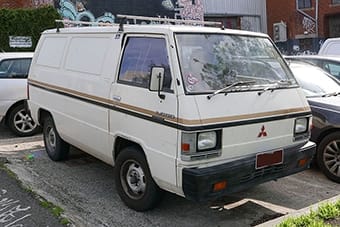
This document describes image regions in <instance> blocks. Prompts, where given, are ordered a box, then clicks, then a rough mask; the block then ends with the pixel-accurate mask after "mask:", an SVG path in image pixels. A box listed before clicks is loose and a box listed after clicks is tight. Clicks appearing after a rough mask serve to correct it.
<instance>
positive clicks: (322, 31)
mask: <svg viewBox="0 0 340 227" xmlns="http://www.w3.org/2000/svg"><path fill="white" fill-rule="evenodd" d="M267 21H268V34H269V35H270V36H271V37H272V38H273V40H274V41H275V42H276V44H277V46H278V47H279V48H280V49H281V50H282V51H283V52H284V53H287V54H296V53H301V52H312V53H316V52H317V51H318V50H319V48H320V45H321V44H322V42H323V41H324V40H325V39H326V38H329V37H340V0H285V1H282V0H267Z"/></svg>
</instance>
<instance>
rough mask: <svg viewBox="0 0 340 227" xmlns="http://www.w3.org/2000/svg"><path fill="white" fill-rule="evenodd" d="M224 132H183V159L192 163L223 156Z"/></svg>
mask: <svg viewBox="0 0 340 227" xmlns="http://www.w3.org/2000/svg"><path fill="white" fill-rule="evenodd" d="M221 137H222V130H214V131H204V132H182V138H181V139H182V142H181V157H182V160H185V161H190V160H197V159H204V158H211V157H216V156H219V155H220V154H221V146H222V145H221V144H222V143H221V140H222V138H221Z"/></svg>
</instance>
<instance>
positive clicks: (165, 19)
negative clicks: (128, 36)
mask: <svg viewBox="0 0 340 227" xmlns="http://www.w3.org/2000/svg"><path fill="white" fill-rule="evenodd" d="M117 17H119V18H126V19H132V20H134V21H136V20H146V21H155V22H172V23H178V24H201V25H215V26H221V25H222V23H221V22H214V21H200V20H183V19H170V18H160V17H144V16H132V15H124V14H117Z"/></svg>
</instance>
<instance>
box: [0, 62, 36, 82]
mask: <svg viewBox="0 0 340 227" xmlns="http://www.w3.org/2000/svg"><path fill="white" fill-rule="evenodd" d="M31 60H32V59H30V58H28V59H9V60H3V61H2V62H0V78H27V76H28V71H29V67H30V65H31Z"/></svg>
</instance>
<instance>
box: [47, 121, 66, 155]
mask: <svg viewBox="0 0 340 227" xmlns="http://www.w3.org/2000/svg"><path fill="white" fill-rule="evenodd" d="M43 134H44V135H43V137H44V143H45V149H46V152H47V154H48V156H49V157H50V158H51V159H52V160H53V161H62V160H65V159H66V158H67V155H68V153H69V144H68V143H66V142H65V141H64V140H63V139H62V138H61V137H60V136H59V134H58V132H57V129H56V127H55V124H54V121H53V119H52V118H51V117H46V118H45V120H44V126H43Z"/></svg>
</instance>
